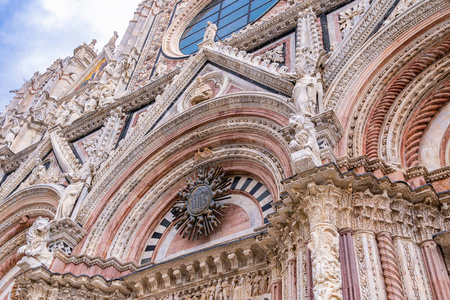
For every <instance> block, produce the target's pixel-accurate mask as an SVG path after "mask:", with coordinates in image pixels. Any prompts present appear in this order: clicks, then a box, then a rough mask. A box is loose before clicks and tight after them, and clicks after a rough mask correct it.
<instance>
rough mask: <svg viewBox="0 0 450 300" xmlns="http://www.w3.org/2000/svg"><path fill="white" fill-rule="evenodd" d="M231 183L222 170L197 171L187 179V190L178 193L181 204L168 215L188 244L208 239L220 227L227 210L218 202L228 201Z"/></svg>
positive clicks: (203, 169)
mask: <svg viewBox="0 0 450 300" xmlns="http://www.w3.org/2000/svg"><path fill="white" fill-rule="evenodd" d="M230 184H231V179H230V178H228V177H226V176H225V171H224V170H223V169H222V168H221V167H214V166H213V167H209V166H205V167H200V168H198V169H197V173H196V174H194V175H193V177H191V176H189V177H187V178H186V186H185V187H184V188H183V189H182V190H181V191H179V192H178V195H179V196H180V200H179V201H177V202H176V206H175V207H174V208H172V210H171V212H172V214H173V216H174V219H173V221H172V222H175V229H177V230H179V234H182V235H183V238H186V237H187V238H188V240H194V239H199V238H200V237H202V236H207V235H208V234H210V233H211V232H212V231H214V228H215V227H217V226H218V225H219V223H220V221H219V219H218V218H217V215H220V216H223V214H224V213H225V209H226V208H227V206H226V205H225V204H222V203H220V201H223V200H226V199H229V198H231V197H230V196H229V195H230V193H229V190H230V189H229V186H230Z"/></svg>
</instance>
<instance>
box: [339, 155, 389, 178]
mask: <svg viewBox="0 0 450 300" xmlns="http://www.w3.org/2000/svg"><path fill="white" fill-rule="evenodd" d="M336 164H337V165H338V167H339V168H346V169H347V170H354V169H356V168H358V167H364V169H365V170H367V171H368V172H373V171H375V170H381V172H383V174H389V173H393V172H394V171H395V167H393V166H391V165H389V164H387V163H386V162H385V161H384V160H382V159H379V158H377V159H370V160H369V159H368V158H367V156H365V155H361V156H358V157H355V158H351V157H348V156H345V157H341V158H338V159H337V160H336Z"/></svg>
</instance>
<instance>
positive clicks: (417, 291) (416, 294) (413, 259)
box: [393, 237, 433, 300]
mask: <svg viewBox="0 0 450 300" xmlns="http://www.w3.org/2000/svg"><path fill="white" fill-rule="evenodd" d="M393 241H394V249H395V252H396V255H397V257H398V261H399V267H400V274H401V275H402V281H403V287H404V289H405V293H406V299H408V300H413V299H417V300H419V299H433V296H432V293H431V289H430V284H429V282H428V278H427V273H426V270H425V266H424V262H423V259H422V254H421V253H420V249H419V246H417V245H416V244H415V243H413V242H412V241H411V240H410V239H404V238H400V237H395V238H394V239H393Z"/></svg>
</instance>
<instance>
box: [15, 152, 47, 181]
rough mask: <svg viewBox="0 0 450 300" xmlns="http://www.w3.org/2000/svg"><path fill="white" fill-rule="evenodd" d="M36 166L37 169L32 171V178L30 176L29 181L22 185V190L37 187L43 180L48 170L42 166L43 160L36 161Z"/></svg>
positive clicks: (37, 159)
mask: <svg viewBox="0 0 450 300" xmlns="http://www.w3.org/2000/svg"><path fill="white" fill-rule="evenodd" d="M34 164H35V167H34V169H33V171H31V174H30V176H28V179H27V180H26V181H24V182H23V183H22V184H21V185H20V187H21V188H24V187H28V186H32V185H35V184H37V183H39V182H40V180H41V179H42V178H44V176H45V172H46V171H47V169H46V168H45V166H44V165H43V164H42V160H41V159H40V158H36V159H35V160H34Z"/></svg>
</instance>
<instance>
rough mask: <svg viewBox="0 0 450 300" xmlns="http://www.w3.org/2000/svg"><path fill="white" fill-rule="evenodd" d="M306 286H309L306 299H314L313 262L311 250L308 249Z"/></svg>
mask: <svg viewBox="0 0 450 300" xmlns="http://www.w3.org/2000/svg"><path fill="white" fill-rule="evenodd" d="M305 254H306V276H307V278H306V279H307V280H306V284H307V287H306V288H307V293H306V298H305V299H308V300H313V299H314V282H313V278H312V261H311V251H309V248H308V247H306V252H305Z"/></svg>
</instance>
